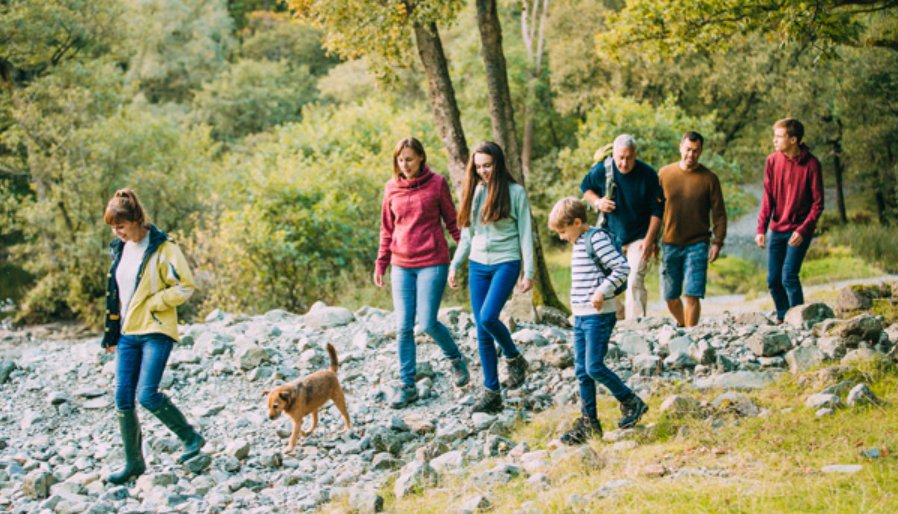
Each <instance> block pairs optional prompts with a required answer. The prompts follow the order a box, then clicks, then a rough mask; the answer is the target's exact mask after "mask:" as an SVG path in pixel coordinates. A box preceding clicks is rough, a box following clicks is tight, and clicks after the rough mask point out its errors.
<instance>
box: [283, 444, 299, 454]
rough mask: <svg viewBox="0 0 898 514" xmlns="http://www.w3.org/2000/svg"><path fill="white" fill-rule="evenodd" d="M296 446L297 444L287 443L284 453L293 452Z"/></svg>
mask: <svg viewBox="0 0 898 514" xmlns="http://www.w3.org/2000/svg"><path fill="white" fill-rule="evenodd" d="M295 448H296V447H295V446H290V445H287V447H286V448H284V453H292V452H293V450H294V449H295Z"/></svg>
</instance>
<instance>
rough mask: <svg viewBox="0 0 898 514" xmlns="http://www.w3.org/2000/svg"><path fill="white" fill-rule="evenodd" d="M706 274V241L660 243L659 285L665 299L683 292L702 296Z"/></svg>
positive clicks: (678, 295)
mask: <svg viewBox="0 0 898 514" xmlns="http://www.w3.org/2000/svg"><path fill="white" fill-rule="evenodd" d="M707 276H708V243H705V242H703V243H693V244H691V245H686V246H677V245H669V244H665V243H661V287H662V294H663V296H664V299H665V300H676V299H677V298H679V297H680V296H681V295H684V294H685V295H686V296H694V297H696V298H704V297H705V282H706V279H707ZM683 282H685V287H684V284H683Z"/></svg>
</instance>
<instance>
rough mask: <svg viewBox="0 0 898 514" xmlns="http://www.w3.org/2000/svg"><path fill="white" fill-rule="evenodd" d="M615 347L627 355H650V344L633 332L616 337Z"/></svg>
mask: <svg viewBox="0 0 898 514" xmlns="http://www.w3.org/2000/svg"><path fill="white" fill-rule="evenodd" d="M617 347H618V348H620V350H621V351H622V352H624V353H626V354H627V355H649V354H651V353H652V343H651V342H650V341H649V340H648V339H646V338H645V337H643V336H642V335H640V334H637V333H635V332H629V333H626V334H622V335H620V336H618V337H617Z"/></svg>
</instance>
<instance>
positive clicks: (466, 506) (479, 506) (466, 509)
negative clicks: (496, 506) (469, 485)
mask: <svg viewBox="0 0 898 514" xmlns="http://www.w3.org/2000/svg"><path fill="white" fill-rule="evenodd" d="M491 507H492V504H491V503H490V501H489V499H488V498H487V497H486V496H485V495H482V494H476V495H474V496H469V497H467V498H465V499H463V500H462V501H461V507H460V509H459V510H458V512H459V513H460V514H461V513H471V514H473V513H475V512H484V511H487V510H489V509H490V508H491Z"/></svg>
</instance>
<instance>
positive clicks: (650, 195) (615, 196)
mask: <svg viewBox="0 0 898 514" xmlns="http://www.w3.org/2000/svg"><path fill="white" fill-rule="evenodd" d="M607 161H608V160H606V162H599V163H596V164H595V165H594V166H593V167H592V168H591V169H590V170H589V173H587V174H586V176H585V177H584V178H583V182H582V183H581V184H580V190H581V191H582V192H583V199H584V200H586V202H587V203H588V204H589V205H591V206H593V207H594V208H595V209H596V210H598V211H601V212H603V213H605V217H606V218H607V228H608V231H609V232H611V234H612V235H613V236H614V237H615V238H616V239H617V243H618V244H620V245H621V246H622V248H623V254H624V255H625V256H626V257H627V261H628V263H629V265H630V275H629V276H628V277H627V294H626V302H625V309H624V312H625V318H626V319H634V318H637V317H640V316H645V313H646V304H647V303H648V293H647V291H646V288H645V273H646V268H647V266H648V260H649V258H650V257H651V256H652V255H654V254H655V253H656V252H657V250H658V246H657V243H656V238H657V235H658V230H659V229H660V227H661V217H662V216H663V215H664V193H663V192H662V190H661V184H660V183H659V182H658V174H657V173H656V172H655V170H654V169H653V168H652V167H651V166H649V165H648V164H646V163H644V162H642V161H640V160H638V159H637V158H636V139H634V138H633V136H631V135H629V134H621V135H620V136H617V138H615V139H614V150H613V152H612V157H611V158H610V162H607ZM612 185H613V187H610V186H612ZM608 191H611V194H610V195H609V194H607V192H608Z"/></svg>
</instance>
